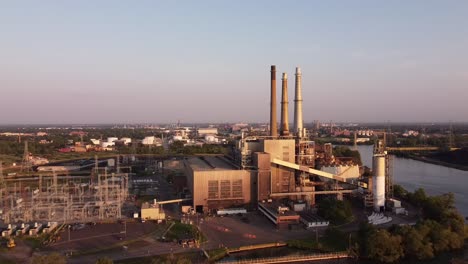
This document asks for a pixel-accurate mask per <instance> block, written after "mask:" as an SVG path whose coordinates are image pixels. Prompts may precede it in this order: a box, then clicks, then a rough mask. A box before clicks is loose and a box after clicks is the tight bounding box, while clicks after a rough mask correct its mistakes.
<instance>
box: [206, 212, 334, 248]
mask: <svg viewBox="0 0 468 264" xmlns="http://www.w3.org/2000/svg"><path fill="white" fill-rule="evenodd" d="M199 222H200V223H199V227H200V228H201V230H202V231H203V233H204V234H205V236H206V237H207V239H208V241H207V243H206V247H219V246H226V247H239V246H245V245H250V244H262V243H271V242H280V241H283V242H285V241H287V240H290V239H299V238H306V237H310V236H312V235H315V232H316V231H315V229H310V230H306V229H304V228H302V227H301V228H298V229H296V230H289V229H277V228H276V226H275V225H274V224H273V223H272V222H270V221H269V220H268V219H267V218H266V217H265V216H263V215H262V214H261V213H260V212H258V211H255V212H249V213H247V214H245V215H242V216H238V215H232V216H225V217H218V216H214V217H206V218H203V220H202V221H200V220H199ZM325 229H326V228H324V227H322V228H319V229H318V232H322V231H323V230H325Z"/></svg>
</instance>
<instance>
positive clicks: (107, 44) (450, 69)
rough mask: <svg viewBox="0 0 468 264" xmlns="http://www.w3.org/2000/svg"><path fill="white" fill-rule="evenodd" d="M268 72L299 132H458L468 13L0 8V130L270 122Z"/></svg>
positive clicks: (298, 6) (409, 5)
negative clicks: (297, 77) (413, 128)
mask: <svg viewBox="0 0 468 264" xmlns="http://www.w3.org/2000/svg"><path fill="white" fill-rule="evenodd" d="M271 64H276V65H277V70H278V75H277V78H278V79H280V74H281V72H287V73H288V74H289V76H290V79H289V101H290V121H291V122H292V120H293V100H294V69H295V67H296V66H300V67H301V68H302V72H303V99H304V119H305V121H306V122H309V121H312V120H315V119H318V120H336V121H356V122H360V121H387V120H390V121H392V122H397V121H449V120H452V121H468V103H467V99H468V1H464V0H460V1H440V0H439V1H426V0H424V1H422V0H421V1H416V0H415V1H407V0H403V1H271V0H268V1H267V0H265V1H258V0H256V1H203V0H201V1H154V0H152V1H94V0H93V1H45V0H41V1H35V0H34V1H7V0H4V1H1V2H0V99H1V100H0V124H8V123H18V124H22V123H36V124H37V123H114V122H129V123H134V122H177V120H178V119H180V120H181V122H237V121H246V122H253V121H258V122H267V121H268V120H269V113H268V111H269V110H268V107H269V96H270V95H269V89H270V84H269V76H270V73H269V70H270V65H271ZM280 86H281V85H280V82H278V88H280ZM279 97H280V89H278V102H279V101H280V98H279Z"/></svg>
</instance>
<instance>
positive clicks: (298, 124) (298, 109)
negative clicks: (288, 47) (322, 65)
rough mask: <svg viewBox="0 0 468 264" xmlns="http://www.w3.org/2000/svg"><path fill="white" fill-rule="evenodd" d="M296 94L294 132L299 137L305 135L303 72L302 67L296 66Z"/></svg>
mask: <svg viewBox="0 0 468 264" xmlns="http://www.w3.org/2000/svg"><path fill="white" fill-rule="evenodd" d="M295 92H296V95H295V98H294V133H296V135H297V137H299V138H302V137H304V135H303V130H304V129H303V119H302V73H301V68H299V67H296V91H295Z"/></svg>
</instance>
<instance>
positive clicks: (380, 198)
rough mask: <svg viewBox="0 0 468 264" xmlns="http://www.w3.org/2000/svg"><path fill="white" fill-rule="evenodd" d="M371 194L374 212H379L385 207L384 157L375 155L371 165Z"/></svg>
mask: <svg viewBox="0 0 468 264" xmlns="http://www.w3.org/2000/svg"><path fill="white" fill-rule="evenodd" d="M372 171H373V176H372V194H373V196H374V210H375V211H376V212H380V211H381V210H382V209H383V208H384V207H385V155H384V154H375V155H374V159H373V164H372Z"/></svg>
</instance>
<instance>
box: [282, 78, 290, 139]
mask: <svg viewBox="0 0 468 264" xmlns="http://www.w3.org/2000/svg"><path fill="white" fill-rule="evenodd" d="M281 98H282V99H281V129H280V131H281V135H282V136H289V120H288V74H286V73H285V72H283V91H282V97H281Z"/></svg>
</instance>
